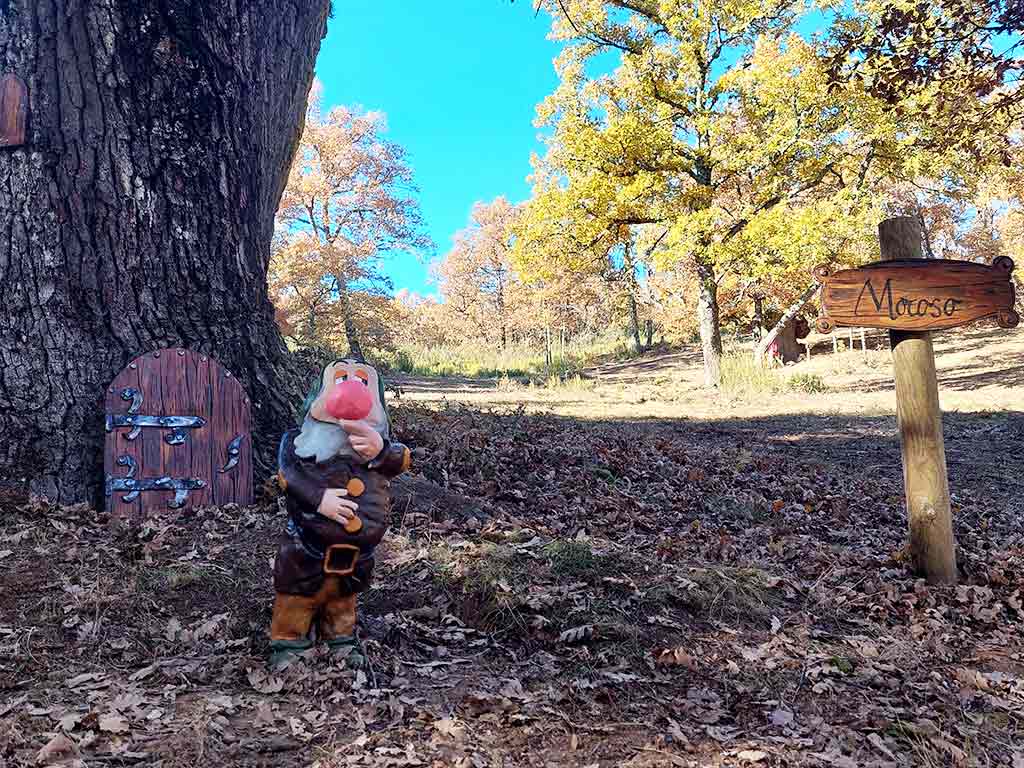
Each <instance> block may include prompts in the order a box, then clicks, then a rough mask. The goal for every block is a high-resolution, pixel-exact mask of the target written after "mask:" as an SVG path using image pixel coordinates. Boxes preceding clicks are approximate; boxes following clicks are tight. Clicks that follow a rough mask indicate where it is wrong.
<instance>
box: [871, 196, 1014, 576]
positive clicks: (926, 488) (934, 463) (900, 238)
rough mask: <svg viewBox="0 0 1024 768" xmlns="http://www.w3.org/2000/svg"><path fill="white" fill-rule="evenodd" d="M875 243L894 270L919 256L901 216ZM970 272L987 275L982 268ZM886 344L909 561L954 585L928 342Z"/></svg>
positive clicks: (915, 235)
mask: <svg viewBox="0 0 1024 768" xmlns="http://www.w3.org/2000/svg"><path fill="white" fill-rule="evenodd" d="M878 240H879V244H880V245H881V249H882V258H883V259H885V258H886V257H889V256H899V257H901V259H905V260H900V261H898V262H897V264H896V265H893V267H894V269H896V270H900V269H906V266H905V265H907V264H908V263H910V264H916V263H917V259H916V258H915V257H918V256H920V253H921V229H920V224H919V223H918V221H917V219H915V218H913V217H910V216H901V217H898V218H895V219H887V220H886V221H883V222H881V223H880V224H879V225H878ZM931 263H932V264H934V263H935V262H931ZM940 263H941V262H940ZM971 266H972V267H982V268H983V269H988V268H985V267H983V265H971ZM1010 270H1012V263H1011V265H1010V269H1007V270H1006V278H1007V280H1008V278H1009V274H1010ZM910 273H911V274H917V275H919V276H920V280H921V282H922V283H923V284H924V285H925V286H926V287H930V288H931V289H932V290H933V291H934V290H935V288H936V287H937V284H938V283H941V282H942V281H943V279H944V278H943V277H942V275H943V274H944V273H943V272H942V271H941V270H938V271H932V270H928V269H924V270H922V269H918V268H917V267H911V268H910ZM965 274H975V273H974V272H967V273H965ZM929 280H931V281H932V282H930V283H929V282H928V281H929ZM1011 296H1012V294H1011ZM863 325H866V323H864V324H863ZM889 342H890V344H891V345H892V354H893V375H894V377H895V380H896V418H897V422H898V424H899V430H900V450H901V453H902V458H903V486H904V493H905V495H906V500H907V527H908V530H909V535H910V541H909V545H908V546H909V552H910V557H911V561H912V562H913V565H914V568H915V569H916V570H917V571H918V572H919V573H922V574H924V576H925V578H926V579H927V580H928V582H929V583H930V584H953V583H955V582H956V580H957V570H956V542H955V540H954V538H953V516H952V511H951V509H950V503H949V480H948V478H947V473H946V447H945V443H944V441H943V436H942V411H941V409H940V407H939V385H938V380H937V378H936V376H935V352H934V350H933V348H932V336H931V333H930V332H929V331H925V330H910V331H905V330H890V332H889Z"/></svg>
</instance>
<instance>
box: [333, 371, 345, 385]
mask: <svg viewBox="0 0 1024 768" xmlns="http://www.w3.org/2000/svg"><path fill="white" fill-rule="evenodd" d="M339 381H348V374H347V373H339V374H338V375H337V376H335V377H334V383H335V384H337V383H338V382H339Z"/></svg>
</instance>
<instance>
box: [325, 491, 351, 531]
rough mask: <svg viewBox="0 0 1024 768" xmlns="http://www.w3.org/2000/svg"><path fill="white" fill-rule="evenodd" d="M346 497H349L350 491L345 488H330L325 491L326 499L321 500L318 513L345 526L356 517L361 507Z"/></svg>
mask: <svg viewBox="0 0 1024 768" xmlns="http://www.w3.org/2000/svg"><path fill="white" fill-rule="evenodd" d="M346 496H348V491H346V490H345V489H344V488H328V489H327V490H326V491H324V497H323V498H322V499H321V500H320V506H319V507H318V508H317V510H316V511H317V512H319V513H320V514H321V515H323V516H324V517H327V518H330V519H331V520H333V521H334V522H336V523H339V524H341V525H344V524H345V523H346V522H347V521H349V520H351V519H352V518H353V517H355V516H356V510H357V509H359V505H358V504H356V503H355V502H354V501H352V500H351V499H346V498H345V497H346Z"/></svg>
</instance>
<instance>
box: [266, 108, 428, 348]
mask: <svg viewBox="0 0 1024 768" xmlns="http://www.w3.org/2000/svg"><path fill="white" fill-rule="evenodd" d="M385 130H386V123H385V118H384V115H383V114H382V113H380V112H366V113H360V112H355V111H352V110H350V109H348V108H346V107H336V108H334V109H332V110H331V111H330V112H329V113H328V114H327V115H326V117H324V116H322V115H321V113H320V107H319V99H318V98H314V99H313V100H312V102H311V104H310V109H309V114H308V115H307V118H306V126H305V130H304V131H303V134H302V139H301V141H300V143H299V151H298V154H297V156H296V159H295V163H294V165H293V167H292V171H291V174H290V175H289V177H288V185H287V187H286V188H285V191H284V196H283V197H282V199H281V208H280V210H279V211H278V224H279V226H278V242H277V247H275V249H274V256H273V262H272V264H271V270H270V276H271V290H272V294H273V296H274V298H275V300H277V301H278V302H279V304H280V305H281V307H282V308H283V309H284V312H285V315H286V317H287V318H288V320H289V322H290V324H291V325H292V326H293V327H296V328H303V329H305V332H306V336H307V337H308V338H310V339H319V338H324V337H325V336H330V335H331V332H332V329H333V328H335V327H338V326H339V325H340V327H343V328H344V332H345V339H346V340H347V342H348V348H349V349H350V350H351V351H352V352H353V353H354V354H357V355H360V356H361V355H362V354H363V349H362V340H363V339H365V338H366V337H368V336H369V337H375V339H376V343H375V344H374V345H375V346H381V336H382V335H386V331H387V329H388V327H389V324H388V323H387V322H386V318H385V317H382V316H381V311H382V309H383V307H384V306H385V304H390V302H382V301H381V300H380V299H381V298H383V297H386V296H390V294H391V292H392V289H393V286H392V285H391V281H390V279H388V277H387V276H386V275H385V274H384V272H383V271H382V268H381V267H382V263H383V260H384V258H385V257H386V256H388V255H389V254H392V253H394V252H396V251H407V252H415V251H418V250H419V249H422V248H426V247H429V245H430V241H429V239H428V238H427V237H426V236H425V235H424V234H423V233H422V232H421V226H422V220H421V217H420V211H419V203H418V201H417V199H416V194H417V190H416V187H415V186H414V185H413V180H412V169H411V168H410V167H409V164H408V162H407V161H406V157H405V150H404V149H403V148H402V147H401V146H399V145H398V144H396V143H395V142H393V141H387V140H386V139H384V138H383V135H382V134H383V133H384V131H385ZM339 321H340V323H339Z"/></svg>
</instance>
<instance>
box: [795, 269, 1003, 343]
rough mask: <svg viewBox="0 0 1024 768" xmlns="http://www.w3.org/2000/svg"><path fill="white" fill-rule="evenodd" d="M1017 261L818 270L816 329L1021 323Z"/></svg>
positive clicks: (909, 328) (910, 328) (912, 328)
mask: <svg viewBox="0 0 1024 768" xmlns="http://www.w3.org/2000/svg"><path fill="white" fill-rule="evenodd" d="M1012 271H1013V261H1011V260H1010V259H1008V258H1006V257H1005V256H1003V257H1000V258H998V259H996V260H995V262H994V263H993V264H992V265H987V264H975V263H974V262H969V261H955V260H950V259H942V260H939V259H906V260H900V261H882V262H876V263H875V264H868V265H867V266H864V267H860V268H858V269H844V270H841V271H839V272H836V273H835V274H829V270H828V268H827V267H817V268H816V269H815V271H814V274H815V276H816V277H817V278H818V279H819V280H820V281H821V283H822V287H821V308H822V313H821V316H820V317H819V318H818V321H817V327H818V330H819V331H820V332H821V333H831V332H832V330H833V329H835V328H836V327H839V326H847V327H855V328H889V329H893V330H907V331H929V330H942V329H946V328H956V327H959V326H962V325H967V324H968V323H973V322H976V321H978V320H982V319H984V318H995V320H996V322H997V323H998V324H999V325H1000V326H1001V327H1003V328H1013V327H1014V326H1016V325H1017V323H1018V322H1020V317H1019V316H1018V314H1017V312H1016V311H1015V310H1014V291H1013V282H1012V281H1011V279H1010V274H1011V272H1012Z"/></svg>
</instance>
